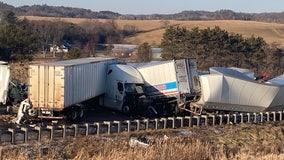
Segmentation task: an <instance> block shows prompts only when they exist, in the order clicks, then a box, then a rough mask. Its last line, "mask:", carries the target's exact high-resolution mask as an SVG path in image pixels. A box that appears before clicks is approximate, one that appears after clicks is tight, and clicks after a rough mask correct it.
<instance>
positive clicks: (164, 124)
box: [161, 118, 167, 129]
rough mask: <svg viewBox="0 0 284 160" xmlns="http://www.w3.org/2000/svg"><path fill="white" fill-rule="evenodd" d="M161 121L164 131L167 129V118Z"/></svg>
mask: <svg viewBox="0 0 284 160" xmlns="http://www.w3.org/2000/svg"><path fill="white" fill-rule="evenodd" d="M161 121H163V126H164V129H166V128H167V118H161Z"/></svg>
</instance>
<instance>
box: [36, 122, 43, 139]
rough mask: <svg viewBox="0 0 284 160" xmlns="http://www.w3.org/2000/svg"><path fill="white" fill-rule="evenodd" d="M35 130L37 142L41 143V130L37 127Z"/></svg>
mask: <svg viewBox="0 0 284 160" xmlns="http://www.w3.org/2000/svg"><path fill="white" fill-rule="evenodd" d="M35 130H37V131H38V135H37V139H38V141H41V134H42V128H41V127H39V126H36V127H35Z"/></svg>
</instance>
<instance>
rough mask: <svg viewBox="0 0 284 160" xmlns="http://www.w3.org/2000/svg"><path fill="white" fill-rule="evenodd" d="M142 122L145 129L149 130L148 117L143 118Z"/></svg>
mask: <svg viewBox="0 0 284 160" xmlns="http://www.w3.org/2000/svg"><path fill="white" fill-rule="evenodd" d="M143 122H144V123H145V130H146V131H147V130H149V119H148V118H147V119H144V120H143Z"/></svg>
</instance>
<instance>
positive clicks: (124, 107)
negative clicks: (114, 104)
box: [121, 105, 130, 115]
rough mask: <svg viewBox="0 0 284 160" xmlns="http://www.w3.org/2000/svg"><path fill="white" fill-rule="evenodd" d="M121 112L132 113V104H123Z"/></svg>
mask: <svg viewBox="0 0 284 160" xmlns="http://www.w3.org/2000/svg"><path fill="white" fill-rule="evenodd" d="M121 112H122V113H123V114H125V115H130V106H129V105H123V106H122V109H121Z"/></svg>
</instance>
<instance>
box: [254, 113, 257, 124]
mask: <svg viewBox="0 0 284 160" xmlns="http://www.w3.org/2000/svg"><path fill="white" fill-rule="evenodd" d="M253 116H254V118H253V121H254V123H256V122H257V114H256V113H255V112H254V113H253Z"/></svg>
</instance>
